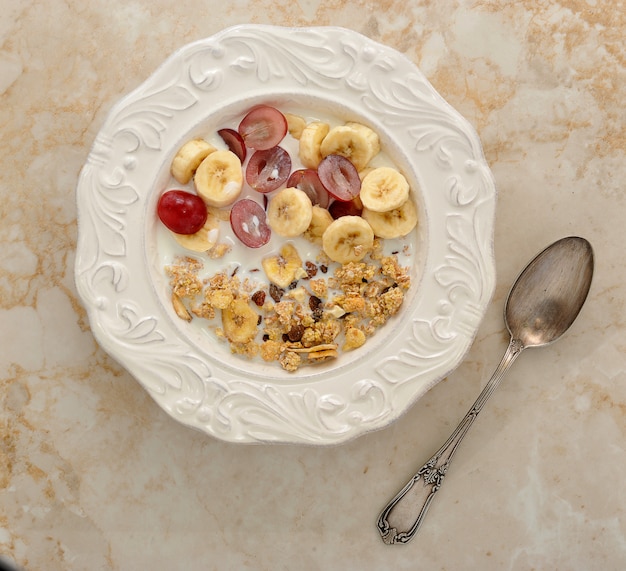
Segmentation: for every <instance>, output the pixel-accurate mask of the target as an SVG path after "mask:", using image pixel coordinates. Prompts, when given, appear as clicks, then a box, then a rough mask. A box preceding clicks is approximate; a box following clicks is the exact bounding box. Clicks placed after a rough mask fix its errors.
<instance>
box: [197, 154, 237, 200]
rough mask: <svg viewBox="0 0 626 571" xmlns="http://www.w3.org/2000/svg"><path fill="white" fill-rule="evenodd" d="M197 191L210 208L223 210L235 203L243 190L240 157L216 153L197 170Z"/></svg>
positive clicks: (206, 159)
mask: <svg viewBox="0 0 626 571" xmlns="http://www.w3.org/2000/svg"><path fill="white" fill-rule="evenodd" d="M194 183H195V185H196V191H197V192H198V194H199V195H200V197H201V198H202V200H204V202H205V203H206V204H208V205H209V206H217V207H218V208H222V207H223V206H228V205H229V204H232V203H233V202H235V200H236V199H237V197H238V196H239V195H240V194H241V190H242V188H243V172H242V169H241V161H240V160H239V157H238V156H237V155H236V154H235V153H233V152H231V151H215V152H213V153H211V154H210V155H208V156H207V157H206V158H205V159H204V160H203V161H202V162H201V163H200V166H199V167H198V169H197V170H196V175H195V177H194Z"/></svg>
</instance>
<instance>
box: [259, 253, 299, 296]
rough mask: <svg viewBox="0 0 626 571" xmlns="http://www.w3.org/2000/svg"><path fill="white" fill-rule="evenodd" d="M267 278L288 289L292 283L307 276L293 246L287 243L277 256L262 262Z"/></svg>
mask: <svg viewBox="0 0 626 571" xmlns="http://www.w3.org/2000/svg"><path fill="white" fill-rule="evenodd" d="M261 265H262V266H263V270H264V271H265V275H266V276H267V278H268V279H269V280H270V281H271V282H272V283H274V284H276V285H277V286H278V287H282V288H286V287H287V286H288V285H289V284H290V283H291V282H293V281H294V280H296V279H299V278H302V277H304V276H306V275H307V273H306V270H305V269H304V268H303V267H302V260H301V259H300V255H299V254H298V250H296V248H295V246H294V245H293V244H290V243H287V244H285V245H284V246H283V247H282V248H281V249H280V253H279V254H278V255H277V256H271V257H269V258H264V259H263V260H261Z"/></svg>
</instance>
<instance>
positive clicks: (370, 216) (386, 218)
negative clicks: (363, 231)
mask: <svg viewBox="0 0 626 571" xmlns="http://www.w3.org/2000/svg"><path fill="white" fill-rule="evenodd" d="M361 216H362V217H363V218H364V219H365V220H367V222H369V224H370V226H371V227H372V230H374V234H375V235H376V236H378V237H379V238H384V239H387V240H391V239H393V238H400V237H401V236H406V235H407V234H408V233H409V232H410V231H411V230H413V228H415V226H416V225H417V208H416V206H415V204H414V203H413V200H411V199H410V198H409V199H408V200H407V201H406V202H405V203H404V204H402V206H400V207H399V208H395V209H394V210H389V211H387V212H374V211H372V210H368V209H367V208H364V209H363V212H362V213H361Z"/></svg>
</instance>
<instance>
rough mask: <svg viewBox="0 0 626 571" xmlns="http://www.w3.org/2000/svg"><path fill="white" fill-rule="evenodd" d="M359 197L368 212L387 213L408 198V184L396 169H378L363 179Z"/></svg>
mask: <svg viewBox="0 0 626 571" xmlns="http://www.w3.org/2000/svg"><path fill="white" fill-rule="evenodd" d="M359 196H360V197H361V202H362V203H363V206H364V207H365V208H367V209H368V210H373V211H374V212H388V211H389V210H394V209H396V208H399V207H400V206H402V205H403V204H404V203H405V202H406V200H407V199H408V198H409V183H408V181H407V180H406V178H405V177H404V175H403V174H402V173H401V172H399V171H397V170H396V169H394V168H391V167H379V168H377V169H374V170H373V171H371V172H370V173H369V174H368V175H367V176H366V177H365V178H364V179H363V182H362V183H361V193H360V195H359Z"/></svg>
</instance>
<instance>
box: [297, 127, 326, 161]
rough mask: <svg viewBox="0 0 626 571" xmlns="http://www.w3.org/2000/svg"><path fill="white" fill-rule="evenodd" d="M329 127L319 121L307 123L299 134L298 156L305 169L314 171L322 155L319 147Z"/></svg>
mask: <svg viewBox="0 0 626 571" xmlns="http://www.w3.org/2000/svg"><path fill="white" fill-rule="evenodd" d="M329 130H330V126H329V125H328V124H327V123H323V122H321V121H314V122H312V123H309V124H308V125H307V126H306V127H305V128H304V129H303V130H302V133H301V134H300V145H299V148H298V156H299V157H300V161H301V162H302V164H303V165H304V167H305V168H307V169H316V168H317V167H318V166H319V164H320V161H321V160H322V155H321V153H320V145H321V144H322V141H323V140H324V138H325V137H326V136H327V135H328V132H329Z"/></svg>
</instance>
